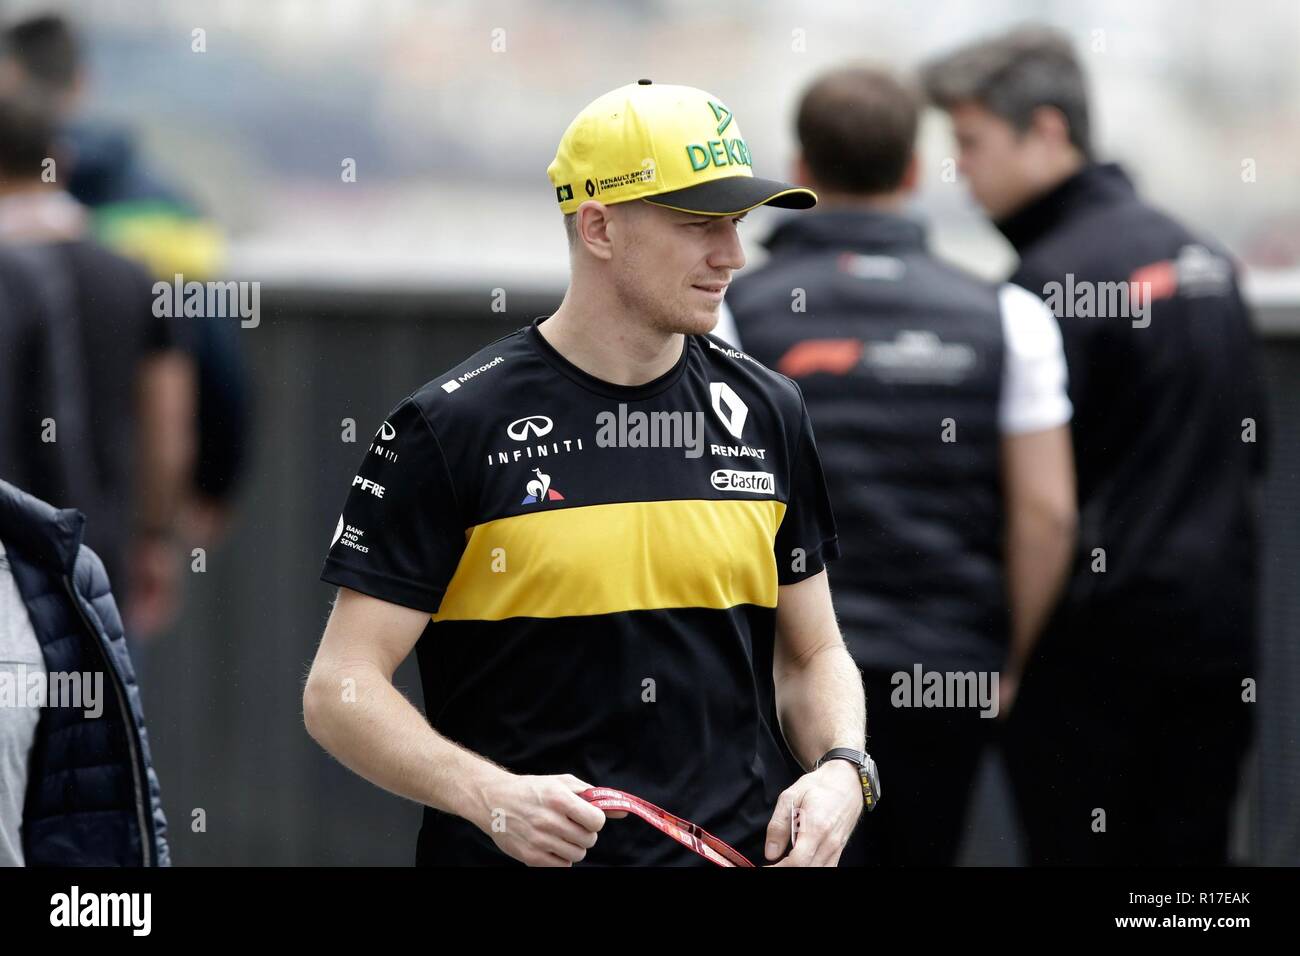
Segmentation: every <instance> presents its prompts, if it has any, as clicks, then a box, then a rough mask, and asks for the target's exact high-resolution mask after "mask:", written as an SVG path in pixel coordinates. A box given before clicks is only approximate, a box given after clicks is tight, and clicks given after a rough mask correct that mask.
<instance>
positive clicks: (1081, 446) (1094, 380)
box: [923, 27, 1265, 865]
mask: <svg viewBox="0 0 1300 956" xmlns="http://www.w3.org/2000/svg"><path fill="white" fill-rule="evenodd" d="M923 75H924V77H925V85H926V88H927V90H928V92H929V94H930V96H931V98H932V99H933V100H934V102H936V103H937V104H938V105H939V106H941V107H942V108H944V109H945V110H947V112H948V113H949V114H950V116H951V118H952V121H953V127H954V131H955V134H956V138H957V144H958V148H959V157H958V170H959V171H961V172H962V173H963V174H964V175H965V176H966V178H967V179H968V180H969V183H970V188H971V191H972V193H973V194H974V196H975V198H976V200H977V201H978V202H979V203H980V204H981V205H982V206H983V207H984V209H985V211H986V212H987V214H988V215H989V217H990V218H991V219H992V220H993V221H994V224H995V225H996V226H997V228H998V229H999V230H1000V231H1001V232H1002V233H1003V235H1004V236H1005V237H1006V238H1007V239H1008V241H1010V243H1011V244H1012V246H1014V247H1015V250H1016V252H1017V253H1018V254H1019V256H1020V264H1019V266H1018V268H1017V269H1016V271H1015V274H1014V275H1013V276H1012V281H1013V282H1015V283H1017V284H1018V285H1021V286H1023V287H1024V288H1026V289H1028V290H1029V291H1030V292H1032V293H1034V294H1035V295H1038V296H1040V297H1042V298H1043V299H1044V300H1045V301H1046V302H1047V303H1048V305H1049V306H1050V307H1052V309H1053V311H1054V312H1055V313H1056V316H1057V318H1058V320H1059V321H1060V324H1061V332H1062V335H1063V338H1064V343H1065V353H1066V360H1067V363H1068V366H1069V375H1070V398H1071V400H1072V402H1073V404H1074V409H1075V417H1074V442H1075V454H1076V459H1077V462H1078V485H1079V505H1080V536H1079V545H1080V546H1079V552H1078V554H1077V555H1076V560H1075V566H1074V571H1073V574H1072V576H1071V580H1070V583H1069V586H1068V587H1067V590H1066V595H1065V598H1064V600H1063V602H1062V603H1061V605H1060V606H1059V607H1058V611H1057V614H1056V615H1055V618H1054V620H1053V621H1052V623H1051V624H1050V625H1049V628H1048V630H1047V633H1046V634H1045V636H1044V638H1043V639H1042V641H1041V642H1040V646H1039V654H1038V656H1037V657H1036V658H1035V659H1034V660H1032V661H1031V663H1030V665H1029V668H1028V670H1027V672H1026V674H1025V679H1024V683H1023V687H1022V689H1021V692H1020V699H1019V701H1018V703H1017V705H1016V708H1015V711H1014V712H1013V714H1012V716H1011V719H1010V721H1009V726H1008V731H1009V734H1008V740H1007V754H1008V758H1009V762H1010V769H1011V771H1012V778H1013V783H1014V786H1015V789H1016V792H1017V797H1018V799H1019V803H1020V808H1021V812H1022V816H1023V821H1024V824H1025V827H1026V831H1027V835H1028V841H1029V851H1030V857H1031V859H1032V860H1033V861H1034V862H1036V863H1108V864H1129V863H1141V864H1182V863H1196V864H1206V865H1215V864H1222V863H1224V862H1226V860H1227V854H1228V837H1229V820H1230V817H1231V811H1232V805H1233V801H1234V798H1235V795H1236V792H1237V784H1238V776H1239V771H1240V769H1241V764H1242V760H1243V757H1244V755H1245V753H1246V751H1247V748H1248V745H1249V742H1250V738H1251V704H1250V701H1251V700H1253V697H1252V695H1251V694H1250V692H1249V688H1250V687H1251V686H1252V685H1253V682H1254V680H1255V678H1256V677H1257V672H1256V650H1255V620H1256V606H1255V605H1256V593H1255V591H1256V563H1257V561H1256V547H1255V537H1256V534H1255V524H1256V515H1255V511H1256V508H1255V504H1254V502H1253V500H1252V494H1253V484H1254V480H1255V478H1256V477H1257V476H1258V474H1259V473H1260V471H1261V469H1262V460H1263V458H1262V454H1261V452H1260V449H1261V448H1262V439H1263V437H1264V436H1263V432H1264V430H1265V429H1264V424H1263V422H1262V421H1261V418H1262V416H1263V414H1264V409H1263V398H1262V394H1263V393H1262V389H1261V388H1260V382H1259V376H1258V372H1257V369H1256V364H1255V359H1254V354H1253V349H1254V343H1253V335H1252V330H1251V325H1250V316H1249V313H1248V310H1247V308H1246V306H1245V304H1244V302H1243V300H1242V297H1241V294H1240V291H1239V289H1238V284H1237V269H1236V267H1235V265H1234V263H1233V262H1232V260H1231V259H1230V258H1229V257H1228V255H1227V254H1226V253H1225V252H1224V251H1223V250H1222V249H1220V248H1219V247H1218V246H1217V245H1215V244H1214V243H1213V242H1211V241H1209V240H1208V239H1205V238H1203V237H1200V236H1197V235H1195V234H1193V233H1192V232H1191V231H1189V230H1188V229H1186V228H1185V227H1184V226H1182V225H1181V224H1179V223H1178V222H1176V221H1175V220H1173V219H1171V218H1170V217H1169V216H1167V215H1165V214H1164V213H1162V212H1159V211H1157V210H1155V209H1153V208H1152V207H1151V206H1149V205H1147V204H1146V203H1145V202H1143V201H1142V200H1141V198H1139V196H1138V195H1137V192H1136V191H1135V189H1134V187H1133V183H1132V182H1131V181H1130V179H1129V177H1128V176H1127V174H1126V173H1125V172H1124V171H1123V170H1122V169H1121V168H1120V167H1119V166H1117V165H1115V164H1113V163H1102V162H1099V161H1098V160H1097V159H1096V157H1095V156H1094V153H1093V149H1092V144H1091V138H1090V116H1089V108H1088V98H1087V94H1086V89H1085V81H1084V76H1083V72H1082V70H1081V69H1080V67H1079V64H1078V62H1077V60H1076V58H1075V55H1074V52H1073V50H1072V49H1071V46H1070V43H1069V41H1068V39H1067V38H1065V37H1063V36H1061V35H1059V34H1057V33H1055V32H1052V31H1047V30H1044V29H1039V28H1032V27H1031V28H1022V29H1020V30H1017V31H1014V32H1012V33H1010V34H1008V35H1005V36H1002V37H997V38H994V39H991V40H986V41H981V42H978V43H975V44H972V45H971V46H968V47H966V48H964V49H961V50H958V51H956V52H954V53H952V54H950V55H947V56H945V57H942V58H940V59H938V60H936V61H934V62H933V63H931V64H929V65H928V66H927V67H926V69H925V70H924V71H923Z"/></svg>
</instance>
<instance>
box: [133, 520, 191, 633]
mask: <svg viewBox="0 0 1300 956" xmlns="http://www.w3.org/2000/svg"><path fill="white" fill-rule="evenodd" d="M127 561H128V567H127V576H128V584H129V587H128V590H127V599H126V605H125V607H124V608H123V614H122V617H123V620H124V621H125V623H126V629H127V633H128V634H130V635H131V637H133V638H135V639H136V640H137V641H140V642H145V641H150V640H153V639H154V638H155V637H157V636H158V635H159V634H161V633H162V632H163V631H165V630H166V629H167V628H169V627H171V626H172V624H174V623H175V622H176V617H177V615H178V614H179V612H180V605H181V601H180V592H181V556H180V552H179V551H178V549H177V546H176V544H175V543H174V542H173V541H172V540H171V539H170V538H168V537H165V536H162V535H142V536H140V537H139V538H137V539H136V540H135V541H132V542H131V547H130V549H129V551H128V555H127Z"/></svg>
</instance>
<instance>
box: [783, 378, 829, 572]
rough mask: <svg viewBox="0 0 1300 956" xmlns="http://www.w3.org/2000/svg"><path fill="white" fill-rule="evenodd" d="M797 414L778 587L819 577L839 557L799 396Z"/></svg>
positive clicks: (823, 484)
mask: <svg viewBox="0 0 1300 956" xmlns="http://www.w3.org/2000/svg"><path fill="white" fill-rule="evenodd" d="M799 410H800V424H799V438H798V440H797V442H796V445H795V452H794V457H793V460H792V465H791V471H790V500H789V502H788V503H787V504H786V509H785V517H784V518H783V519H782V521H781V526H780V528H778V529H777V532H776V545H775V548H774V549H773V550H774V553H775V555H776V569H777V583H778V584H797V583H798V582H800V581H802V580H804V579H805V578H810V577H812V576H813V575H815V574H818V573H819V572H821V571H822V570H823V569H824V568H825V567H826V562H827V561H832V560H834V559H835V558H838V557H839V556H840V544H839V536H838V535H837V533H836V531H835V516H834V514H833V513H832V512H831V499H830V494H829V493H828V492H827V491H826V476H825V475H824V474H823V473H822V463H821V458H820V456H819V455H818V454H817V442H816V440H815V439H814V437H813V429H812V421H811V419H809V417H808V409H807V407H806V406H805V405H804V402H803V395H802V393H801V394H800V397H799Z"/></svg>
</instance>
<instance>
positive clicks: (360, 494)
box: [321, 399, 465, 614]
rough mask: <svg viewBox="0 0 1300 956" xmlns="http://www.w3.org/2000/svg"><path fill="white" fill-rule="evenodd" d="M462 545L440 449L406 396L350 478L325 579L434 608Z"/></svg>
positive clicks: (418, 607)
mask: <svg viewBox="0 0 1300 956" xmlns="http://www.w3.org/2000/svg"><path fill="white" fill-rule="evenodd" d="M464 550H465V525H464V523H463V522H462V520H461V517H460V508H459V505H458V502H457V500H456V491H455V487H454V484H453V482H452V479H451V472H450V470H449V468H448V467H447V462H446V460H445V458H444V457H443V452H442V448H441V446H440V445H439V443H438V439H437V436H436V435H435V434H434V432H433V430H432V428H431V427H430V426H429V423H428V422H427V421H426V419H425V417H424V415H423V414H422V413H421V412H420V409H419V407H418V406H417V405H416V404H415V403H414V402H413V401H411V400H410V399H407V400H405V401H403V402H402V403H401V404H399V405H398V406H397V407H396V408H395V409H394V410H393V412H392V413H391V414H390V415H389V416H388V419H387V420H386V421H385V422H384V423H383V424H382V425H381V426H380V427H379V430H378V431H377V432H376V433H375V436H374V438H373V439H371V444H370V447H369V449H367V451H366V453H365V455H364V457H363V458H362V459H361V465H360V467H359V468H358V469H357V472H356V474H355V476H353V477H352V479H351V488H350V490H349V491H348V496H347V501H346V503H345V504H344V506H343V513H342V514H341V515H340V516H339V519H338V524H337V525H336V526H335V528H334V536H333V538H332V540H331V542H330V549H329V554H328V556H327V557H326V559H325V567H324V570H323V571H322V572H321V580H322V581H328V582H329V583H331V584H338V585H341V586H343V587H349V588H352V589H353V590H355V591H361V592H362V593H364V594H369V595H371V596H372V597H377V598H379V599H380V600H383V601H389V602H391V603H393V604H401V605H403V606H404V607H410V608H415V609H416V610H420V611H428V612H429V613H431V614H432V613H433V612H434V611H436V610H437V609H438V605H439V604H440V603H441V602H442V596H443V594H444V592H445V591H446V589H447V584H448V583H449V582H450V581H451V577H452V575H453V574H454V573H455V571H456V565H457V564H458V563H459V561H460V556H461V554H462V553H463V551H464Z"/></svg>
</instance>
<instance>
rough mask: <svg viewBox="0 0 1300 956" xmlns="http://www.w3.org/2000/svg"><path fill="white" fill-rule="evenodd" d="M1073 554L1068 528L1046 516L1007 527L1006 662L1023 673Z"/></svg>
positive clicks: (1012, 522)
mask: <svg viewBox="0 0 1300 956" xmlns="http://www.w3.org/2000/svg"><path fill="white" fill-rule="evenodd" d="M1073 554H1074V528H1073V525H1072V524H1070V523H1068V522H1066V521H1063V520H1053V519H1052V518H1050V517H1048V516H1047V515H1021V516H1019V517H1013V518H1012V520H1010V521H1009V522H1008V527H1007V545H1006V565H1007V599H1008V603H1009V605H1010V613H1011V660H1010V665H1011V667H1012V668H1013V669H1014V670H1019V669H1021V668H1023V667H1024V665H1025V663H1026V662H1027V661H1028V660H1029V655H1030V654H1031V652H1032V651H1033V647H1034V642H1035V641H1037V639H1038V635H1039V633H1040V632H1041V631H1042V629H1043V625H1044V624H1046V623H1047V617H1048V615H1049V614H1050V613H1051V611H1052V608H1053V607H1054V606H1055V605H1056V602H1057V600H1058V599H1059V598H1060V595H1061V590H1062V588H1063V586H1064V584H1065V580H1066V577H1067V576H1068V574H1069V571H1070V562H1071V557H1072V556H1073Z"/></svg>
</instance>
